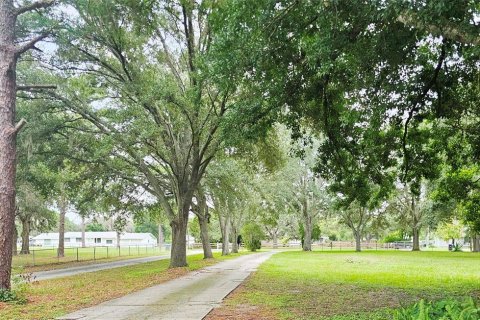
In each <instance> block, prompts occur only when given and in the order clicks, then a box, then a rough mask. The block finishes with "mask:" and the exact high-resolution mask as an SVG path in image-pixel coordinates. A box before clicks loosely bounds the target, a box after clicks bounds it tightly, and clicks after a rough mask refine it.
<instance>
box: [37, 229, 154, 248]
mask: <svg viewBox="0 0 480 320" xmlns="http://www.w3.org/2000/svg"><path fill="white" fill-rule="evenodd" d="M32 244H33V245H34V246H41V247H57V246H58V233H57V232H50V233H42V234H39V235H38V236H36V237H34V238H33V240H32ZM85 245H86V246H87V247H92V246H112V247H113V246H117V233H116V232H115V231H106V232H85ZM138 245H140V246H155V245H157V238H155V237H154V236H153V235H152V234H151V233H128V232H126V233H122V234H120V246H138ZM81 246H82V233H81V232H65V247H81Z"/></svg>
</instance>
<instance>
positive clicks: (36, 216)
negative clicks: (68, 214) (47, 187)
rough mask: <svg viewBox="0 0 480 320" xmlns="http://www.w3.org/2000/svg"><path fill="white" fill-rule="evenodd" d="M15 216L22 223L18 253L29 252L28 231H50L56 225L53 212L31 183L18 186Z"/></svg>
mask: <svg viewBox="0 0 480 320" xmlns="http://www.w3.org/2000/svg"><path fill="white" fill-rule="evenodd" d="M16 216H17V218H18V220H20V222H21V223H22V232H21V237H22V249H21V250H20V254H29V253H30V232H31V231H32V230H37V231H40V232H43V231H50V230H52V228H53V227H55V225H56V221H55V220H56V216H55V212H53V211H51V210H49V209H48V206H47V202H46V201H45V199H43V198H42V196H41V195H40V194H39V193H38V191H36V190H35V189H34V188H33V187H32V186H31V185H28V184H22V185H20V186H19V188H18V194H17V206H16Z"/></svg>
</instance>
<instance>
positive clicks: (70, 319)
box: [58, 252, 275, 320]
mask: <svg viewBox="0 0 480 320" xmlns="http://www.w3.org/2000/svg"><path fill="white" fill-rule="evenodd" d="M274 253H275V252H263V253H256V254H250V255H245V256H241V257H239V258H236V259H232V260H227V261H224V262H220V263H217V264H216V265H214V266H210V267H207V268H204V269H201V270H199V271H195V272H191V273H189V274H188V275H186V276H184V277H181V278H178V279H175V280H171V281H168V282H166V283H163V284H160V285H156V286H153V287H150V288H147V289H143V290H140V291H138V292H134V293H131V294H129V295H126V296H124V297H121V298H118V299H114V300H110V301H107V302H104V303H101V304H99V305H97V306H94V307H90V308H86V309H83V310H79V311H77V312H73V313H71V314H68V315H66V316H63V317H60V318H58V319H62V320H74V319H75V320H77V319H81V320H91V319H97V320H98V319H102V320H126V319H128V320H144V319H150V320H152V319H156V320H160V319H169V320H173V319H175V320H201V319H203V318H204V317H205V316H206V315H207V314H208V313H209V312H210V311H211V310H212V309H213V308H214V307H215V306H217V305H219V304H220V303H221V301H222V300H223V298H225V297H226V296H227V295H228V294H229V293H230V292H231V291H233V290H234V289H235V288H236V287H237V286H238V285H239V284H240V283H241V282H242V281H243V280H245V278H247V277H248V276H249V275H250V273H251V272H252V271H254V270H256V268H257V267H258V266H259V265H260V264H262V263H263V262H264V261H266V260H267V259H268V258H269V257H270V256H271V255H272V254H274Z"/></svg>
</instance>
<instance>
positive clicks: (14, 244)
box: [12, 224, 18, 256]
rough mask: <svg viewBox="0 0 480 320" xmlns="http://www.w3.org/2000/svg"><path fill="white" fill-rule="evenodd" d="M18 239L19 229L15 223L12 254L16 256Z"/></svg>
mask: <svg viewBox="0 0 480 320" xmlns="http://www.w3.org/2000/svg"><path fill="white" fill-rule="evenodd" d="M17 240H18V231H17V226H16V225H15V224H14V225H13V241H12V255H14V256H16V255H17V254H18V247H17Z"/></svg>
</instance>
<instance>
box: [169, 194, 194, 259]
mask: <svg viewBox="0 0 480 320" xmlns="http://www.w3.org/2000/svg"><path fill="white" fill-rule="evenodd" d="M190 203H191V199H190V202H189V205H188V207H186V204H184V206H183V207H182V209H181V212H179V213H178V215H177V217H176V218H175V219H174V220H173V221H172V222H171V223H170V226H171V227H172V251H171V252H170V268H178V267H186V266H187V265H188V264H187V226H188V213H189V211H190Z"/></svg>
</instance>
